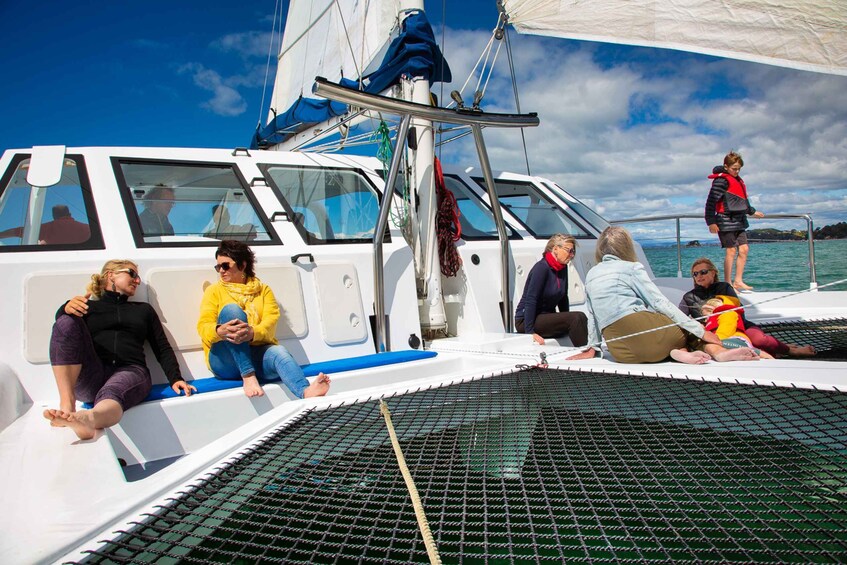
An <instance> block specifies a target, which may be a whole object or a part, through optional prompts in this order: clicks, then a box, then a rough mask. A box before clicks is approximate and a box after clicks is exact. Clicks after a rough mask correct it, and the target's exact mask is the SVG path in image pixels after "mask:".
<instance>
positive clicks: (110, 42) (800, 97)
mask: <svg viewBox="0 0 847 565" xmlns="http://www.w3.org/2000/svg"><path fill="white" fill-rule="evenodd" d="M274 8H275V3H274V2H270V1H258V0H254V1H248V2H242V3H240V4H233V3H232V2H224V1H222V0H204V1H202V2H200V1H199V0H181V1H179V2H173V1H168V2H163V1H160V0H149V1H147V2H144V3H129V2H122V1H117V2H82V3H72V2H58V1H53V0H48V1H42V2H37V3H36V2H24V1H21V0H0V21H3V22H4V25H3V28H4V29H3V34H2V39H0V69H3V72H4V75H5V77H6V81H5V87H4V88H2V89H0V108H2V110H0V117H2V125H0V151H2V150H5V149H8V148H21V147H31V146H32V145H52V144H59V145H67V146H100V145H107V146H109V145H112V146H134V145H140V146H168V147H226V148H229V147H237V146H247V145H249V143H250V139H251V136H252V134H253V132H254V130H255V129H256V126H257V124H258V123H259V121H260V120H263V119H264V117H265V116H266V115H267V111H268V110H267V106H268V103H269V98H270V95H271V88H272V86H271V85H272V82H273V76H274V73H275V67H274V64H275V57H272V58H271V63H270V65H269V64H268V53H269V46H270V43H269V41H270V37H271V31H272V29H273V13H274ZM426 9H427V13H428V16H429V18H430V21H432V22H433V27H434V28H435V34H436V37H437V39H438V40H439V41H442V39H443V41H444V43H443V46H442V48H443V51H444V53H445V56H446V58H447V61H448V62H449V64H450V66H451V68H452V71H453V76H454V84H450V85H444V86H443V88H442V85H440V84H435V85H434V87H433V90H434V91H435V92H436V93H437V94H439V96H440V97H441V98H448V95H447V93H449V92H450V90H453V89H456V88H458V87H459V86H461V83H463V82H464V80H465V78H466V77H467V75H468V73H469V72H470V70H471V68H472V67H473V65H474V63H475V62H476V60H477V58H478V57H479V54H480V53H481V51H482V48H483V46H484V44H485V43H486V42H487V41H488V37H489V36H490V34H491V30H492V28H493V27H494V26H495V24H496V20H497V11H496V7H495V2H494V1H493V0H490V1H482V0H467V1H462V2H458V1H456V0H453V1H451V2H447V1H446V0H444V1H442V2H426ZM442 22H446V25H444V26H442ZM509 37H510V40H511V45H512V54H513V60H514V63H515V65H514V66H515V75H516V80H517V88H518V93H519V97H520V104H521V110H522V111H523V112H537V113H538V115H539V117H540V120H541V125H540V126H539V127H538V128H532V129H528V130H526V132H525V135H526V144H527V147H528V154H529V157H528V160H529V165H530V171H531V173H532V174H534V175H538V176H544V177H547V178H550V179H552V180H554V181H556V182H558V183H559V184H560V185H562V186H563V187H565V188H566V189H568V190H569V191H570V192H571V193H573V194H574V195H575V196H577V197H578V198H580V199H582V200H583V201H585V202H586V203H588V204H590V205H593V206H594V207H595V208H596V209H597V210H598V211H599V212H600V213H601V214H602V215H603V216H604V217H606V218H607V219H610V220H619V219H624V218H632V217H637V216H656V215H670V214H701V213H702V210H703V203H704V201H705V198H706V195H707V194H708V190H709V184H710V181H709V180H708V179H707V178H706V177H707V176H708V175H709V174H710V173H711V170H712V167H714V166H715V165H718V164H720V163H721V162H722V159H723V156H724V155H725V154H726V153H727V151H729V150H730V149H733V150H736V151H739V152H741V154H742V155H743V157H744V161H745V167H744V169H743V170H742V172H741V174H742V176H743V178H744V180H745V182H746V183H747V187H748V190H749V193H750V195H751V200H752V202H753V205H754V206H755V207H756V208H757V209H759V210H761V211H763V212H764V213H765V214H766V215H767V214H805V213H810V214H812V217H813V219H814V221H815V226H816V227H822V226H824V225H828V224H833V223H837V222H842V221H847V103H845V95H844V93H845V92H847V77H844V76H834V75H824V74H818V73H811V72H804V71H796V70H790V69H784V68H779V67H774V66H769V65H761V64H755V63H746V62H741V61H733V60H727V59H721V58H717V57H709V56H701V55H695V54H689V53H683V52H679V51H673V50H662V49H648V48H639V47H626V46H617V45H607V44H599V43H593V42H583V41H570V40H561V39H553V38H542V37H533V36H525V35H519V34H517V33H516V32H514V30H510V36H509ZM495 70H496V73H495V75H494V78H492V79H491V82H490V83H489V86H488V88H487V90H486V95H485V98H484V100H483V103H482V108H483V109H484V110H486V111H491V112H515V108H516V107H515V99H514V93H513V89H512V84H511V79H510V70H509V66H508V64H507V58H506V57H505V55H503V54H501V56H500V58H499V60H498V62H497V65H496V67H495ZM266 76H267V77H268V81H269V82H268V86H267V87H265V86H264V85H265V79H266ZM466 98H468V96H466ZM485 139H486V144H487V147H488V150H489V155H490V160H491V163H492V167H493V168H494V169H497V170H513V171H516V172H526V162H525V158H524V154H523V150H522V147H523V145H522V141H521V136H520V133H519V132H517V131H516V130H499V131H494V130H486V132H485ZM442 160H443V161H444V162H445V163H459V162H470V163H471V164H473V165H475V164H476V157H475V149H474V147H473V145H472V142H471V141H470V138H467V139H466V140H465V141H463V142H456V143H454V144H450V145H448V146H446V147H445V148H444V150H443V152H442ZM632 227H633V230H634V231H635V232H636V233H637V235H638V236H639V239H640V240H641V241H642V242H644V241H648V240H651V239H652V240H654V241H661V240H663V239H665V238H668V237H670V235H671V234H670V231H671V229H672V227H673V226H672V225H669V224H668V223H662V224H648V225H638V226H632ZM752 227H754V228H759V227H761V228H764V227H776V228H778V229H805V223H804V222H801V221H799V220H791V221H774V220H768V219H767V217H766V218H765V219H764V220H756V221H754V222H753V225H752ZM683 237H684V238H685V239H701V240H708V239H714V236H711V235H710V234H709V233H708V231H707V230H706V228H705V223H703V222H701V221H690V222H684V223H683Z"/></svg>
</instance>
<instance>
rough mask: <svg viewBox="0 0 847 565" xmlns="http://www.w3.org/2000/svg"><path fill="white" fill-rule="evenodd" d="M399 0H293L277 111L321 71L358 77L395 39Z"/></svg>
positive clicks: (306, 92) (273, 106) (307, 91)
mask: <svg viewBox="0 0 847 565" xmlns="http://www.w3.org/2000/svg"><path fill="white" fill-rule="evenodd" d="M399 10H400V1H399V0H358V1H356V2H338V1H336V0H292V2H291V4H290V6H289V9H288V20H287V21H286V24H285V32H284V34H283V38H282V46H281V47H280V51H279V58H278V67H277V75H276V81H275V83H274V92H273V98H272V99H271V109H272V111H271V114H270V116H269V118H268V119H269V120H271V119H273V117H274V115H275V114H274V112H276V113H277V114H282V113H283V112H285V111H286V110H287V109H288V108H289V107H290V106H291V105H292V104H293V103H294V102H295V101H296V100H297V99H298V98H299V97H300V96H301V95H303V96H306V97H310V96H311V95H312V93H311V87H312V84H313V83H314V80H315V77H316V76H323V77H326V78H328V79H329V80H332V81H334V82H337V81H338V80H339V79H340V78H342V76H343V77H344V78H350V79H356V78H358V77H359V76H360V75H362V74H363V73H364V72H365V69H366V68H367V66H368V65H369V64H370V62H371V61H372V60H373V59H374V58H375V57H376V55H377V54H379V53H380V51H381V50H382V48H383V47H384V46H386V45H387V44H388V43H389V41H390V39H391V38H390V35H391V31H392V29H393V28H394V26H395V23H396V22H397V14H398V11H399Z"/></svg>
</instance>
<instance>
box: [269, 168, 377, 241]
mask: <svg viewBox="0 0 847 565" xmlns="http://www.w3.org/2000/svg"><path fill="white" fill-rule="evenodd" d="M260 169H262V171H263V172H264V173H265V175H266V177H267V178H268V179H269V182H270V184H271V187H272V188H273V189H274V190H275V191H276V192H277V194H278V195H279V197H280V199H281V200H282V203H283V206H284V207H285V209H286V211H287V212H288V214H289V216H290V217H291V220H292V221H293V222H294V225H295V226H296V227H297V230H298V231H299V232H300V234H301V235H302V236H303V239H304V240H305V241H307V242H309V243H321V242H345V241H347V242H364V241H372V240H373V233H374V229H375V228H376V222H377V218H378V217H379V197H378V194H377V191H376V189H375V188H374V187H373V186H372V185H371V184H370V183H369V182H368V181H367V180H366V179H365V177H364V176H363V175H361V174H360V173H359V172H357V171H354V170H350V169H332V168H319V169H317V168H314V169H313V168H305V167H293V166H287V165H261V166H260Z"/></svg>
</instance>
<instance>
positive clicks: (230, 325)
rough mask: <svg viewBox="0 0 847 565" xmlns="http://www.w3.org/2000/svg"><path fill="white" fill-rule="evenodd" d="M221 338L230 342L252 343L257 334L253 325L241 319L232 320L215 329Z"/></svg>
mask: <svg viewBox="0 0 847 565" xmlns="http://www.w3.org/2000/svg"><path fill="white" fill-rule="evenodd" d="M215 331H217V333H218V335H219V336H220V338H221V339H223V340H226V341H228V342H230V343H236V344H238V343H250V342H251V341H253V338H254V337H255V335H256V332H255V330H254V329H253V326H251V325H250V324H248V323H247V322H242V321H241V320H230V321H229V322H227V323H225V324H221V325H220V326H218V327H217V329H216V330H215Z"/></svg>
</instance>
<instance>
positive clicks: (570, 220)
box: [474, 177, 593, 239]
mask: <svg viewBox="0 0 847 565" xmlns="http://www.w3.org/2000/svg"><path fill="white" fill-rule="evenodd" d="M474 180H475V181H476V182H478V183H479V185H480V186H482V187H483V188H485V180H484V179H482V178H478V177H476V178H474ZM494 188H495V190H496V191H497V197H498V198H499V199H500V204H501V205H502V206H503V207H504V208H506V210H508V211H509V212H511V214H512V215H513V216H515V217H516V218H517V219H518V220H520V222H521V223H522V224H523V225H524V226H525V227H526V229H527V231H529V233H531V234H532V235H533V236H535V237H536V238H539V239H545V238H549V237H551V236H553V235H555V234H557V233H565V234H569V235H572V236H574V237H576V238H590V237H593V236H592V235H591V234H589V233H588V231H587V230H586V229H585V227H584V226H583V225H582V222H581V221H579V220H577V217H574V216H572V215H571V214H570V213H569V212H568V211H566V210H564V209H562V208H561V207H560V206H559V205H557V204H555V203H554V202H553V201H552V200H551V199H550V198H549V197H548V196H547V195H546V194H544V193H543V192H541V190H540V189H539V188H538V187H537V186H535V185H534V184H532V183H531V182H520V181H512V180H503V179H495V181H494Z"/></svg>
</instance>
